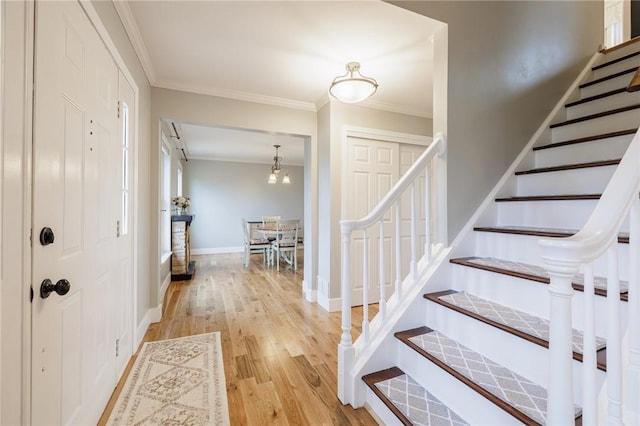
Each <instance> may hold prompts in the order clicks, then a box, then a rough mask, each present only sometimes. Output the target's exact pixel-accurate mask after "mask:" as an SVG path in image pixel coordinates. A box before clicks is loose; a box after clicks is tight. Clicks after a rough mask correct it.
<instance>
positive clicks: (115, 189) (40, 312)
mask: <svg viewBox="0 0 640 426" xmlns="http://www.w3.org/2000/svg"><path fill="white" fill-rule="evenodd" d="M35 52H36V54H35V96H34V142H33V244H32V245H33V256H32V260H33V266H32V283H33V289H34V298H33V304H32V321H33V323H32V353H33V356H32V378H31V379H32V405H31V416H32V423H33V424H48V425H51V424H95V423H96V422H97V420H98V419H99V417H100V415H101V413H102V411H103V409H104V406H105V404H106V402H107V400H108V398H109V396H110V394H111V392H112V391H113V388H114V386H115V379H116V373H115V371H116V357H115V340H116V337H115V335H114V334H115V333H114V325H113V324H114V317H115V315H116V314H115V311H116V309H115V306H117V300H118V297H119V296H118V294H117V286H115V285H114V283H115V282H117V279H118V278H119V277H117V274H116V272H115V271H116V270H117V268H116V267H115V265H116V235H117V218H118V206H119V205H120V204H119V203H118V202H117V201H116V200H117V199H118V198H119V197H120V191H119V187H120V179H118V176H117V174H118V172H117V170H118V167H117V164H118V161H119V156H120V146H119V137H118V119H117V100H118V99H117V97H118V69H117V67H116V65H115V63H114V62H113V60H112V58H111V56H110V55H109V53H108V51H107V49H106V48H105V46H104V44H103V43H102V41H101V40H100V38H99V36H98V34H97V33H96V31H95V30H94V28H93V26H92V24H91V22H90V21H89V19H88V18H87V16H86V15H85V13H84V11H83V10H82V8H81V6H80V4H79V3H77V2H48V1H41V2H37V3H36V37H35ZM45 228H50V229H51V230H52V232H53V235H54V238H53V241H52V242H50V243H47V242H46V241H44V242H41V241H40V233H41V230H43V229H45ZM49 241H51V239H49ZM45 279H50V280H51V282H52V283H53V284H56V283H60V284H58V285H57V290H58V291H60V292H61V293H64V291H63V288H64V281H62V280H67V281H68V283H69V286H70V288H69V291H68V293H66V294H64V295H59V294H57V292H52V293H51V294H50V295H49V296H48V297H47V298H43V297H41V294H40V293H41V291H40V288H41V283H42V282H43V281H44V280H45Z"/></svg>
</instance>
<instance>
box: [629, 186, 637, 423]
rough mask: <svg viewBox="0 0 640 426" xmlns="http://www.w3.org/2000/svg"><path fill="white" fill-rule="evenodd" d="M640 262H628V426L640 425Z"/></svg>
mask: <svg viewBox="0 0 640 426" xmlns="http://www.w3.org/2000/svg"><path fill="white" fill-rule="evenodd" d="M629 259H640V199H638V198H636V199H635V200H634V201H633V204H632V206H631V213H630V216H629ZM639 268H640V262H638V261H632V260H630V261H629V292H628V296H629V300H628V307H627V309H628V315H629V320H628V321H629V331H628V333H629V375H628V379H627V403H626V408H627V416H628V419H627V424H631V425H634V424H640V269H639Z"/></svg>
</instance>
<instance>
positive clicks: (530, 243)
mask: <svg viewBox="0 0 640 426" xmlns="http://www.w3.org/2000/svg"><path fill="white" fill-rule="evenodd" d="M475 234H476V253H475V255H476V256H478V257H495V258H498V259H508V260H511V261H513V262H522V263H528V264H531V265H540V264H542V251H541V250H540V245H539V244H538V241H539V240H540V239H542V237H537V236H531V235H515V234H501V233H497V232H475ZM618 258H619V265H620V268H619V269H620V279H622V280H627V279H628V276H629V274H628V272H629V266H628V259H629V244H618ZM593 270H594V274H595V275H596V276H602V277H606V276H607V259H606V253H605V254H604V256H602V257H600V258H598V259H597V260H596V261H595V262H594V268H593Z"/></svg>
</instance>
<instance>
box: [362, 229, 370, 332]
mask: <svg viewBox="0 0 640 426" xmlns="http://www.w3.org/2000/svg"><path fill="white" fill-rule="evenodd" d="M363 232H364V236H363V238H362V337H363V338H364V341H365V343H366V342H368V341H369V236H368V235H367V230H366V229H364V230H363Z"/></svg>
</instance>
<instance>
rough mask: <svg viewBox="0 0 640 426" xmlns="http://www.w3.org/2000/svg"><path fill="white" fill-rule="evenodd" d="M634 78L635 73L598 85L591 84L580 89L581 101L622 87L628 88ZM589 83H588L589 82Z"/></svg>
mask: <svg viewBox="0 0 640 426" xmlns="http://www.w3.org/2000/svg"><path fill="white" fill-rule="evenodd" d="M632 78H633V73H631V72H630V73H626V74H622V75H620V76H618V77H614V78H610V79H609V80H604V81H601V82H599V83H596V84H590V85H588V86H586V87H582V88H581V89H580V99H584V98H589V97H591V96H596V95H601V94H602V93H606V92H610V91H612V90H616V89H619V88H621V87H627V86H628V85H629V82H630V81H631V79H632ZM587 83H588V82H587Z"/></svg>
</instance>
